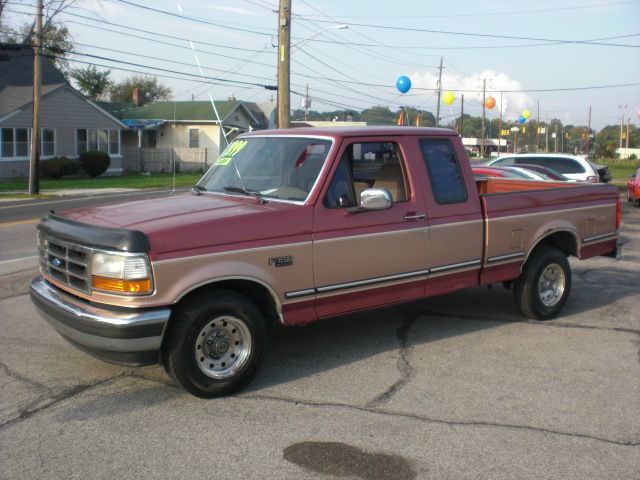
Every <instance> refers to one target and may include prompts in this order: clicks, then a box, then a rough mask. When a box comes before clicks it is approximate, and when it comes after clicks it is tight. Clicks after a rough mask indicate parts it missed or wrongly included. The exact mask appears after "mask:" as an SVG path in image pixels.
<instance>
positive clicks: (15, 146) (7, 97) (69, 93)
mask: <svg viewBox="0 0 640 480" xmlns="http://www.w3.org/2000/svg"><path fill="white" fill-rule="evenodd" d="M0 53H1V54H2V57H3V60H2V61H0V179H2V178H12V177H22V176H27V175H28V172H29V155H30V149H31V130H32V125H33V50H32V49H31V48H29V47H23V46H14V45H0ZM40 126H41V135H40V142H41V145H40V152H41V153H40V158H41V160H42V161H46V159H47V158H52V157H56V156H65V157H68V158H77V157H78V155H79V154H80V153H82V152H84V151H87V150H102V151H105V152H107V153H109V156H110V157H111V164H110V166H109V169H108V170H107V172H106V173H105V174H106V175H119V174H121V173H122V131H123V130H124V129H126V128H127V127H126V126H125V125H124V124H123V123H122V122H121V121H120V120H118V119H117V118H116V117H115V116H113V115H111V114H110V113H108V112H107V111H105V110H103V109H102V108H100V107H99V106H98V105H97V104H95V103H94V102H92V101H91V100H89V99H88V98H86V97H85V96H84V95H82V94H81V93H80V92H78V91H77V90H76V89H75V88H73V87H72V86H71V85H70V84H69V83H68V82H67V80H66V79H65V78H64V76H63V75H62V73H60V72H59V71H58V70H57V69H56V68H55V67H54V65H53V63H52V62H51V61H50V60H49V59H48V58H46V57H43V59H42V90H41V100H40Z"/></svg>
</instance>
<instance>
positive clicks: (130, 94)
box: [109, 75, 172, 106]
mask: <svg viewBox="0 0 640 480" xmlns="http://www.w3.org/2000/svg"><path fill="white" fill-rule="evenodd" d="M134 89H137V90H136V91H137V102H136V99H135V98H134ZM171 93H172V92H171V88H169V87H167V86H164V85H162V84H161V83H160V82H159V81H158V79H157V78H156V77H147V76H146V75H133V76H131V77H128V78H125V79H124V80H122V81H121V82H118V83H116V84H114V85H113V86H112V87H111V89H110V90H109V94H110V99H111V101H112V102H115V103H135V104H136V105H138V106H141V105H144V104H146V103H151V102H157V101H159V100H169V99H170V98H171Z"/></svg>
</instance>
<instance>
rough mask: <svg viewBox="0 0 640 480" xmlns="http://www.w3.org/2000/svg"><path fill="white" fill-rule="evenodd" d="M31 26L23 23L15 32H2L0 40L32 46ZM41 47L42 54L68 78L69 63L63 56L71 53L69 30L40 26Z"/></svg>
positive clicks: (50, 23)
mask: <svg viewBox="0 0 640 480" xmlns="http://www.w3.org/2000/svg"><path fill="white" fill-rule="evenodd" d="M33 36H34V30H33V25H32V24H30V23H23V24H22V26H21V27H20V28H19V30H18V31H16V32H6V31H5V32H4V34H3V37H2V38H1V40H2V41H3V42H6V43H15V44H21V45H27V46H28V45H33V43H34V38H33ZM42 47H43V52H44V54H45V55H46V56H47V57H49V58H50V59H51V60H52V61H53V64H54V65H55V66H56V68H57V69H58V70H60V71H61V72H62V74H63V75H64V76H65V77H68V76H69V62H68V61H67V59H66V58H65V54H66V53H68V52H71V51H73V43H72V42H71V34H70V33H69V29H67V27H65V26H64V25H58V24H57V23H54V22H49V23H47V24H46V25H43V26H42Z"/></svg>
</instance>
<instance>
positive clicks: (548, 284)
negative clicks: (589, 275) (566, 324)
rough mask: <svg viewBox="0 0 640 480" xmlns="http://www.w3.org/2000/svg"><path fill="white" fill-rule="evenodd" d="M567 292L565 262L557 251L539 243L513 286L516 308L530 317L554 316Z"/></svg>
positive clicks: (562, 255)
mask: <svg viewBox="0 0 640 480" xmlns="http://www.w3.org/2000/svg"><path fill="white" fill-rule="evenodd" d="M543 277H545V278H543ZM570 292H571V267H570V266H569V261H568V260H567V257H566V255H565V254H564V253H563V252H562V251H561V250H559V249H558V248H555V247H551V246H542V247H539V248H538V249H537V250H536V251H535V252H533V254H532V255H531V257H529V260H527V263H526V264H525V266H524V268H523V270H522V274H521V275H520V277H518V279H517V280H516V281H515V282H514V288H513V294H514V297H515V300H516V305H517V306H518V309H519V310H520V312H521V313H522V314H523V315H524V316H525V317H527V318H531V319H534V320H550V319H552V318H554V317H556V316H557V315H558V313H560V310H562V308H563V307H564V304H565V303H566V302H567V298H569V293H570Z"/></svg>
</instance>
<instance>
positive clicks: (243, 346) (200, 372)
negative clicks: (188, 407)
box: [162, 290, 267, 398]
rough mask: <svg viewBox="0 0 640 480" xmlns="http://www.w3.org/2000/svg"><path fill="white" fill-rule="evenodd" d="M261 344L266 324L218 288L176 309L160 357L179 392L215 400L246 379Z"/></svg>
mask: <svg viewBox="0 0 640 480" xmlns="http://www.w3.org/2000/svg"><path fill="white" fill-rule="evenodd" d="M266 341H267V332H266V323H265V320H264V317H263V316H262V314H261V313H260V311H259V310H258V308H257V307H256V306H255V305H254V304H253V303H252V302H251V301H250V300H248V299H247V298H245V297H244V296H242V295H240V294H238V293H236V292H232V291H222V290H220V291H217V292H214V293H211V294H208V295H206V296H204V295H203V296H200V297H197V298H195V299H194V300H192V301H191V302H190V303H189V304H188V305H185V306H184V307H182V308H180V309H179V310H178V311H177V314H176V317H175V318H174V319H173V321H172V323H171V324H170V326H169V331H168V332H167V340H166V342H165V345H164V347H163V350H162V359H163V364H164V366H165V368H166V370H167V372H168V373H169V375H171V377H172V378H173V379H174V380H175V381H176V383H178V384H179V385H181V386H182V387H183V388H184V389H185V390H187V391H188V392H190V393H192V394H193V395H196V396H198V397H202V398H213V397H219V396H222V395H228V394H231V393H235V392H237V391H239V390H241V389H242V388H243V387H245V386H246V385H247V384H248V383H249V382H250V381H251V379H252V378H253V377H254V375H255V374H256V373H257V371H258V369H259V367H260V365H261V363H262V360H263V357H264V352H265V347H266Z"/></svg>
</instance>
